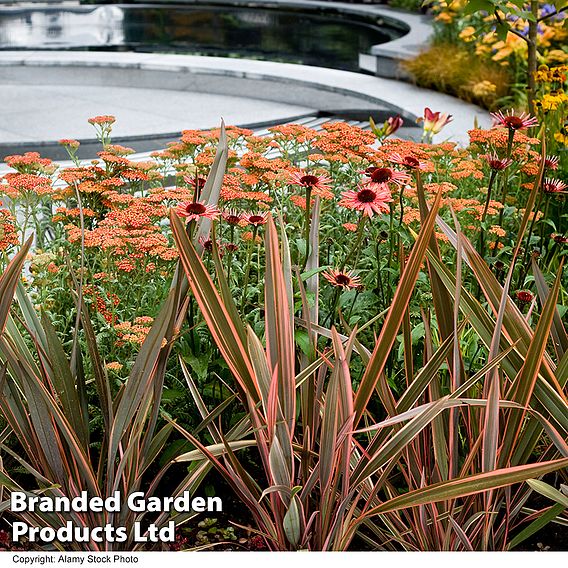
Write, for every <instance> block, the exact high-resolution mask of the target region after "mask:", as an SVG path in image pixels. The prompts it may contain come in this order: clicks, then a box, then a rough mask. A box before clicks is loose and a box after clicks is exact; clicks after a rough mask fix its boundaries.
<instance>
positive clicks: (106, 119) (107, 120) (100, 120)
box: [87, 114, 116, 126]
mask: <svg viewBox="0 0 568 568" xmlns="http://www.w3.org/2000/svg"><path fill="white" fill-rule="evenodd" d="M87 122H88V123H89V124H98V125H107V126H110V125H111V124H113V123H114V122H116V118H115V117H114V116H112V115H110V114H104V115H100V116H93V117H92V118H89V119H88V120H87Z"/></svg>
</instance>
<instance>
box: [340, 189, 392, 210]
mask: <svg viewBox="0 0 568 568" xmlns="http://www.w3.org/2000/svg"><path fill="white" fill-rule="evenodd" d="M342 197H343V199H342V200H341V201H340V205H342V206H343V207H346V208H347V209H357V210H358V211H363V214H364V215H367V216H369V217H372V216H373V214H374V213H381V212H388V210H389V207H388V205H387V203H390V202H391V201H392V195H391V192H390V190H389V189H388V187H387V186H386V185H379V184H372V185H371V184H367V185H364V186H360V187H359V188H358V189H357V191H346V192H345V193H343V195H342Z"/></svg>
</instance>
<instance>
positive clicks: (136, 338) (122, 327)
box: [114, 318, 151, 347]
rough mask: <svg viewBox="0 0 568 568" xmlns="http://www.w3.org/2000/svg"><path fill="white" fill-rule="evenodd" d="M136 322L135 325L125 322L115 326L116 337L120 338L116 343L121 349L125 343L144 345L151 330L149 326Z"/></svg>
mask: <svg viewBox="0 0 568 568" xmlns="http://www.w3.org/2000/svg"><path fill="white" fill-rule="evenodd" d="M150 319H151V318H150ZM136 320H138V318H136ZM136 320H134V323H131V322H129V321H125V322H121V323H118V324H116V325H115V326H114V330H115V332H116V335H117V336H118V338H119V339H118V341H117V342H116V345H117V346H118V347H121V346H122V345H124V344H125V343H133V344H135V345H142V343H144V340H145V339H146V336H147V335H148V333H150V329H151V328H150V327H149V326H147V325H143V324H141V323H137V321H136Z"/></svg>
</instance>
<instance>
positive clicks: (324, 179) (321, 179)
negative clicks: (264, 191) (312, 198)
mask: <svg viewBox="0 0 568 568" xmlns="http://www.w3.org/2000/svg"><path fill="white" fill-rule="evenodd" d="M290 183H292V184H293V185H299V186H301V187H304V188H306V189H311V190H312V191H315V192H316V193H317V192H323V193H327V192H329V190H330V187H331V178H330V177H329V176H328V175H326V174H320V175H314V174H308V173H306V172H301V171H300V172H294V173H292V174H291V175H290Z"/></svg>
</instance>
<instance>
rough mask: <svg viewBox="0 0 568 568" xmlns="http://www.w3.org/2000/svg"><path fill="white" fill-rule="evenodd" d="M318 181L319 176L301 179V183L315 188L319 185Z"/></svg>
mask: <svg viewBox="0 0 568 568" xmlns="http://www.w3.org/2000/svg"><path fill="white" fill-rule="evenodd" d="M318 181H319V178H318V177H317V176H312V175H309V174H308V175H305V176H302V177H301V178H300V182H301V183H302V185H305V186H306V187H313V186H314V185H317V183H318Z"/></svg>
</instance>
